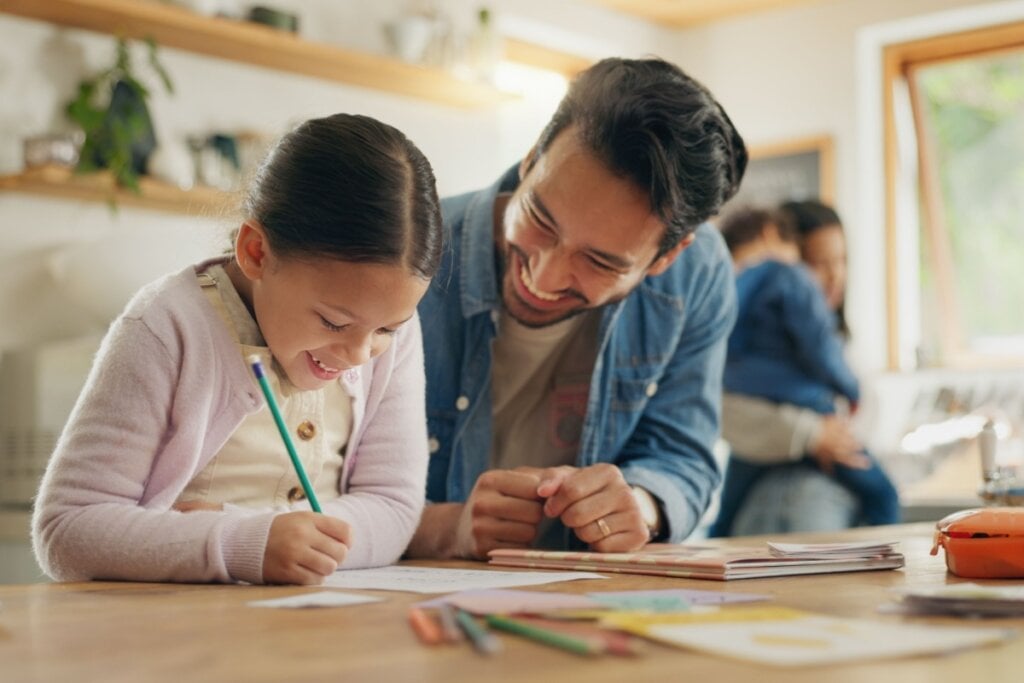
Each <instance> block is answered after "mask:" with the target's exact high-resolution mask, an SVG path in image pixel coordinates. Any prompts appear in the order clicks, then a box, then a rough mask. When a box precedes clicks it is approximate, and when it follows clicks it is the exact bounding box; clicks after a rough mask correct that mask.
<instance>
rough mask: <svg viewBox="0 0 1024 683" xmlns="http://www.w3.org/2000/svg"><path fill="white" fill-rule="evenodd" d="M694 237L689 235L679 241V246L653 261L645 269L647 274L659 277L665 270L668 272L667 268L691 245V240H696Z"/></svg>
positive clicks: (692, 234)
mask: <svg viewBox="0 0 1024 683" xmlns="http://www.w3.org/2000/svg"><path fill="white" fill-rule="evenodd" d="M696 237H697V235H696V234H694V233H690V234H689V235H687V236H686V237H684V238H683V239H681V240H680V241H679V244H677V245H676V246H674V247H672V248H671V249H669V250H668V251H666V252H665V253H664V254H662V255H661V256H659V257H658V258H656V259H654V263H652V264H651V265H650V266H649V267H648V268H647V274H648V275H661V274H662V273H664V272H665V271H666V270H668V267H669V266H671V265H672V264H673V263H674V262H675V260H676V259H677V258H679V255H680V254H682V253H683V249H686V248H687V247H688V246H690V245H691V244H693V240H694V239H696Z"/></svg>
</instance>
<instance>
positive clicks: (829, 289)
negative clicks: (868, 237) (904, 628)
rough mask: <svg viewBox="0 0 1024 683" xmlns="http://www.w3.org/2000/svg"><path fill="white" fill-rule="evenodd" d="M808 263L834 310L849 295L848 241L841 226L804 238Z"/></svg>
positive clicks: (829, 227) (825, 229)
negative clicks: (846, 294) (847, 288)
mask: <svg viewBox="0 0 1024 683" xmlns="http://www.w3.org/2000/svg"><path fill="white" fill-rule="evenodd" d="M801 251H802V252H803V259H804V263H806V264H807V266H808V268H810V269H811V272H812V273H813V274H814V277H815V279H817V280H818V283H819V284H821V288H822V289H823V290H824V292H825V299H826V300H827V301H828V305H829V307H830V308H832V309H833V310H835V309H837V308H839V305H840V304H842V303H843V296H844V294H845V293H846V237H845V236H844V235H843V228H842V226H839V225H828V226H825V227H822V228H818V229H817V230H815V231H814V232H811V233H810V234H808V235H807V236H805V237H804V238H803V243H802V245H801Z"/></svg>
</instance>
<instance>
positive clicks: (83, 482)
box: [32, 264, 427, 583]
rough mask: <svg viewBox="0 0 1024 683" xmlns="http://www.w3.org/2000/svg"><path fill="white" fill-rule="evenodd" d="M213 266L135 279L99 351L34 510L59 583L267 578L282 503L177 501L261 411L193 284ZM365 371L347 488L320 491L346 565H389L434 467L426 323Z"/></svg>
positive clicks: (413, 326)
mask: <svg viewBox="0 0 1024 683" xmlns="http://www.w3.org/2000/svg"><path fill="white" fill-rule="evenodd" d="M207 265H208V264H201V265H199V266H196V267H195V268H193V267H189V268H186V269H185V270H183V271H182V272H179V273H177V274H175V275H170V276H167V277H165V278H163V279H161V280H158V281H157V282H155V283H152V284H151V285H148V286H147V287H145V288H143V289H142V290H141V291H140V292H139V293H138V294H136V296H135V297H134V298H133V299H132V301H131V302H129V304H128V306H127V308H126V310H125V312H124V313H123V314H122V315H121V316H120V317H119V318H118V319H117V320H116V321H115V322H114V323H113V325H112V326H111V328H110V331H109V332H108V334H107V336H106V338H105V339H104V341H103V344H102V346H101V347H100V351H99V353H98V355H97V358H96V362H95V364H94V365H93V368H92V371H91V372H90V375H89V378H88V380H87V382H86V385H85V388H84V389H83V391H82V395H81V396H80V397H79V399H78V402H77V404H76V405H75V408H74V410H73V411H72V413H71V417H70V418H69V421H68V424H67V426H66V427H65V429H64V432H63V434H62V435H61V438H60V440H59V441H58V443H57V448H56V451H55V452H54V455H53V457H52V458H51V461H50V464H49V466H48V467H47V471H46V474H45V475H44V477H43V482H42V485H41V488H40V491H39V495H38V497H37V500H36V507H35V512H34V514H33V519H32V537H33V545H34V548H35V552H36V557H37V558H38V560H39V563H40V565H41V566H42V567H43V569H44V570H45V571H46V573H47V574H49V575H50V576H51V577H53V578H55V579H58V580H84V579H125V580H139V581H196V582H199V581H202V582H209V581H234V580H240V581H249V582H254V583H258V582H261V581H262V566H263V555H264V550H265V547H266V542H267V535H268V532H269V529H270V524H271V522H272V520H273V518H274V516H275V515H277V514H280V513H281V512H282V511H283V510H281V509H255V510H254V509H245V508H240V507H237V506H228V507H227V508H226V509H225V510H224V511H221V512H215V511H196V512H188V513H180V512H176V511H174V510H171V509H170V508H171V506H172V505H173V503H174V501H175V500H176V499H177V498H178V496H179V495H180V494H181V493H182V491H183V490H184V489H185V487H186V486H187V485H188V484H189V482H190V481H191V480H192V479H193V477H194V476H195V475H196V474H198V473H199V472H200V471H202V470H203V468H204V467H205V466H206V464H207V463H208V462H209V461H210V459H211V458H212V457H213V456H214V455H215V454H216V453H217V452H218V450H220V448H221V447H222V446H223V444H224V443H225V442H226V441H227V440H228V438H229V437H230V436H231V435H232V434H233V433H234V431H235V430H236V428H237V427H238V426H239V425H240V424H241V423H242V421H243V420H244V419H245V418H246V416H247V415H250V414H252V413H255V412H257V411H259V410H261V409H264V410H265V407H264V401H263V398H262V396H261V394H260V392H259V388H258V386H257V384H256V382H255V380H254V379H253V377H252V375H251V371H250V370H249V368H248V367H247V365H246V363H245V360H244V359H243V358H242V357H241V354H240V353H239V348H238V344H237V342H236V341H235V338H234V337H233V335H232V332H231V330H229V329H228V327H227V325H226V324H225V322H224V321H223V320H222V318H221V316H220V315H219V314H218V312H217V311H215V310H214V309H213V307H212V306H211V305H210V303H209V302H208V301H207V300H206V298H205V296H204V295H203V293H202V291H201V289H200V287H199V284H198V283H197V281H196V272H197V270H199V271H201V270H203V269H204V268H205V267H206V266H207ZM358 374H359V376H358V378H355V381H353V382H352V386H351V391H352V394H353V402H352V421H353V424H352V432H351V437H350V439H349V444H348V448H347V455H346V458H345V463H344V466H343V469H342V473H341V481H340V490H341V491H342V494H343V495H341V496H339V497H337V498H335V499H334V500H322V501H321V506H322V508H323V511H324V513H325V514H328V515H332V516H335V517H338V518H340V519H343V520H345V521H346V522H348V523H349V524H350V525H351V527H352V543H351V548H350V550H349V554H348V556H347V557H346V559H345V562H344V564H343V567H345V568H355V567H368V566H379V565H385V564H390V563H391V562H394V561H395V560H397V559H398V558H399V557H400V556H401V554H402V552H403V551H404V550H405V547H406V545H407V544H408V542H409V540H410V538H411V537H412V534H413V532H414V531H415V529H416V525H417V523H418V522H419V517H420V513H421V511H422V508H423V502H424V488H425V478H426V466H427V436H426V426H425V417H424V377H423V354H422V339H421V336H420V327H419V320H418V319H417V318H413V319H412V320H410V321H409V322H408V323H406V324H405V325H403V326H402V327H401V328H400V329H399V331H398V333H397V334H396V335H395V338H394V340H393V342H392V344H391V346H390V347H389V348H388V349H387V351H385V352H384V353H383V354H382V355H381V356H379V357H377V358H376V359H374V360H372V361H370V362H369V363H367V364H366V365H364V366H361V367H360V368H358ZM282 448H283V445H282ZM291 509H293V510H301V509H309V505H308V503H307V502H305V501H301V502H297V503H295V504H293V505H292V506H291Z"/></svg>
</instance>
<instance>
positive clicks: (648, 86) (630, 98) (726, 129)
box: [535, 58, 747, 256]
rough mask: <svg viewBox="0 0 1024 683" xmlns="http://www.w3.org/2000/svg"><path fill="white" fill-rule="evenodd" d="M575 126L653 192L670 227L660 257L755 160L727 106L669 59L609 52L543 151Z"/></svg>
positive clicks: (557, 120)
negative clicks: (619, 55) (749, 155)
mask: <svg viewBox="0 0 1024 683" xmlns="http://www.w3.org/2000/svg"><path fill="white" fill-rule="evenodd" d="M569 127H574V128H575V132H576V134H577V135H578V136H579V140H580V142H581V143H582V144H583V146H584V147H585V148H586V149H588V150H589V151H590V152H592V153H593V154H594V155H595V156H596V157H597V158H598V159H600V160H601V162H602V163H604V164H605V165H606V166H607V167H608V168H609V169H610V170H611V171H612V172H613V173H615V174H616V175H618V176H621V177H623V178H626V179H628V180H630V181H632V182H633V183H635V184H636V185H637V186H639V187H640V188H642V189H644V190H646V191H647V194H648V196H649V197H650V201H651V209H652V211H653V212H654V213H655V214H656V215H657V216H658V217H659V218H660V219H661V220H662V222H663V223H664V224H665V227H666V230H665V235H664V237H663V238H662V240H661V244H660V245H659V248H658V255H659V256H660V255H661V254H664V253H665V252H667V251H668V250H670V249H672V248H673V247H674V246H676V245H677V244H678V243H679V242H680V240H682V239H683V238H685V237H686V236H687V235H689V234H690V233H692V232H693V231H694V230H695V229H696V228H697V226H698V225H700V224H701V223H702V222H704V221H705V220H707V219H708V218H710V217H711V216H713V215H714V214H715V213H716V212H717V211H718V209H719V208H720V207H721V206H722V204H724V203H725V202H726V201H727V200H728V199H729V198H730V197H732V196H733V195H734V194H735V193H736V190H737V189H738V188H739V185H740V180H741V179H742V178H743V172H744V171H745V170H746V167H747V150H746V147H745V146H744V144H743V139H742V138H741V137H740V135H739V133H738V132H736V128H735V127H734V126H733V125H732V121H730V120H729V117H728V115H726V113H725V110H724V109H722V106H721V105H720V104H719V103H718V102H717V101H716V100H715V98H714V97H712V95H711V93H710V92H709V91H708V90H707V88H705V87H704V86H703V85H701V84H700V83H698V82H697V81H695V80H694V79H692V78H690V77H689V76H687V75H686V74H685V73H683V71H682V70H681V69H679V67H677V66H675V65H673V64H670V63H668V62H666V61H664V60H661V59H618V58H611V59H604V60H601V61H600V62H598V63H597V64H595V65H594V66H592V67H590V68H589V69H587V70H586V71H584V72H583V73H581V74H580V75H579V76H577V77H576V80H575V81H573V83H572V85H571V86H570V88H569V92H568V93H567V94H566V96H565V97H564V98H563V99H562V102H561V103H560V104H559V105H558V110H557V111H556V112H555V115H554V116H553V117H552V119H551V121H550V122H549V123H548V125H547V127H546V128H545V129H544V130H543V132H541V135H540V138H539V139H538V140H537V145H536V155H535V158H536V157H539V156H540V155H541V154H543V153H544V151H545V150H546V149H547V148H548V147H549V146H550V145H551V143H552V141H553V140H554V139H555V137H557V136H558V134H559V133H561V132H562V131H564V130H565V129H567V128H569Z"/></svg>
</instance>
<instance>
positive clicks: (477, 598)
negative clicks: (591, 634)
mask: <svg viewBox="0 0 1024 683" xmlns="http://www.w3.org/2000/svg"><path fill="white" fill-rule="evenodd" d="M442 603H449V604H452V605H455V606H456V607H458V608H460V609H463V610H466V611H467V612H470V613H472V614H478V615H479V614H546V613H548V612H553V611H556V610H567V609H572V610H576V609H597V608H600V607H601V604H600V603H599V602H598V601H596V600H594V599H592V598H589V597H587V596H586V595H579V594H577V593H547V592H544V593H541V592H539V591H517V590H504V589H498V590H475V591H461V592H459V593H452V594H451V595H445V596H443V597H440V598H434V599H433V600H427V601H426V602H421V603H419V606H420V607H437V606H438V605H440V604H442Z"/></svg>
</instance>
